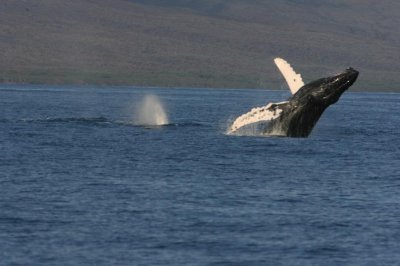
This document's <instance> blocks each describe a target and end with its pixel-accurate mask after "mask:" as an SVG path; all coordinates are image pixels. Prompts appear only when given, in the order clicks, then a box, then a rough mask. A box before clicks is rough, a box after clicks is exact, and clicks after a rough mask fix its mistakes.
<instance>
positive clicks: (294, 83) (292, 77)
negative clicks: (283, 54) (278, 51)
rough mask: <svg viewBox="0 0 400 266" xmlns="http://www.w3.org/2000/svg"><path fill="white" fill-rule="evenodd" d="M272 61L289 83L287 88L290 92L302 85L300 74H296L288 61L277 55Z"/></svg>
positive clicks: (294, 91) (295, 90) (293, 92)
mask: <svg viewBox="0 0 400 266" xmlns="http://www.w3.org/2000/svg"><path fill="white" fill-rule="evenodd" d="M274 62H275V64H276V66H277V67H278V69H279V70H280V71H281V73H282V75H283V77H284V78H285V80H286V82H287V84H288V85H289V89H290V91H291V92H292V94H295V93H296V92H297V91H298V90H299V89H300V88H301V87H303V86H304V82H303V79H302V78H301V75H300V74H297V73H296V72H295V71H294V70H293V68H292V67H291V66H290V64H289V63H288V62H286V61H285V60H284V59H282V58H279V57H278V58H275V59H274Z"/></svg>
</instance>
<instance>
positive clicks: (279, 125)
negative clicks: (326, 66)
mask: <svg viewBox="0 0 400 266" xmlns="http://www.w3.org/2000/svg"><path fill="white" fill-rule="evenodd" d="M357 77H358V71H356V70H354V69H352V68H349V69H346V70H345V71H344V72H343V73H341V74H339V75H335V76H332V77H327V78H322V79H318V80H315V81H313V82H310V83H308V84H306V85H304V86H303V87H302V88H300V89H299V91H298V92H297V93H296V94H294V95H293V96H292V97H290V98H289V100H288V103H287V104H285V105H283V106H282V114H281V115H280V116H279V117H278V118H276V119H274V120H272V121H271V122H270V123H269V125H268V127H267V128H266V130H265V133H266V134H276V135H282V136H287V137H300V138H301V137H307V136H308V135H309V134H310V133H311V132H312V130H313V128H314V126H315V125H316V123H317V122H318V120H319V118H320V117H321V115H322V113H323V112H324V111H325V109H326V108H328V107H329V106H330V105H331V104H334V103H336V102H337V101H338V100H339V98H340V96H341V95H342V94H343V92H345V91H346V90H347V89H348V88H349V87H350V86H351V85H352V84H353V83H354V82H355V81H356V79H357Z"/></svg>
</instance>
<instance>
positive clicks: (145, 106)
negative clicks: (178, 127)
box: [135, 95, 169, 127]
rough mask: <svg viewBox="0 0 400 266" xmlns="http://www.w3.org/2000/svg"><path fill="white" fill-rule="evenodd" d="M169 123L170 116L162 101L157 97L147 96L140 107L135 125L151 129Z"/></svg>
mask: <svg viewBox="0 0 400 266" xmlns="http://www.w3.org/2000/svg"><path fill="white" fill-rule="evenodd" d="M168 123H169V121H168V116H167V114H166V112H165V109H164V106H163V104H162V103H161V101H160V99H159V98H158V97H157V96H156V95H146V96H145V97H144V98H143V99H142V101H141V103H140V104H139V105H138V108H137V111H136V117H135V124H136V125H140V126H150V127H151V126H163V125H167V124H168Z"/></svg>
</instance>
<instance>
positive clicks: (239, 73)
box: [0, 0, 400, 91]
mask: <svg viewBox="0 0 400 266" xmlns="http://www.w3.org/2000/svg"><path fill="white" fill-rule="evenodd" d="M270 2H273V3H270ZM399 11H400V3H398V2H396V1H392V0H387V1H381V2H379V3H377V1H373V0H348V1H344V0H339V1H329V0H321V1H316V0H291V1H289V0H281V1H261V0H253V1H245V0H229V1H228V0H215V1H211V0H204V1H193V0H192V1H190V0H170V1H161V0H146V1H144V0H114V1H111V0H96V1H92V0H70V1H62V0H36V1H14V0H2V1H1V3H0V58H1V60H0V74H1V75H0V79H2V80H3V82H40V83H78V84H91V83H93V84H132V85H143V86H190V87H262V88H280V87H281V86H282V84H284V83H283V80H282V78H281V77H280V74H279V73H278V71H277V70H276V68H275V66H274V64H273V61H272V59H273V58H274V57H276V56H280V57H283V58H285V59H287V60H288V61H289V62H290V63H291V64H292V66H293V67H295V69H296V70H297V71H299V72H301V73H302V74H303V77H304V78H305V81H310V80H311V79H314V78H319V77H321V76H324V75H328V74H330V73H332V72H338V71H341V70H342V69H344V68H346V67H348V66H353V67H354V68H357V69H359V70H360V71H361V76H360V78H359V82H358V83H357V84H356V86H355V89H358V90H361V89H364V90H375V91H377V90H397V89H400V86H399V84H400V77H399V75H398V73H399V72H400V60H398V59H399V55H400V27H399V26H398V25H400V21H399V20H400V19H399V16H398V15H397V13H398V12H399Z"/></svg>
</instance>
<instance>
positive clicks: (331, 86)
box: [293, 68, 358, 107]
mask: <svg viewBox="0 0 400 266" xmlns="http://www.w3.org/2000/svg"><path fill="white" fill-rule="evenodd" d="M357 77H358V71H357V70H355V69H353V68H348V69H346V70H345V71H343V72H342V73H340V74H337V75H334V76H330V77H327V78H322V79H318V80H315V81H313V82H310V83H308V84H306V85H304V86H303V88H301V89H300V90H299V91H298V93H296V94H295V95H294V96H293V99H295V98H297V99H302V98H303V100H304V97H306V98H308V99H309V100H310V99H312V101H314V102H318V103H320V104H322V105H325V106H326V107H328V106H329V105H331V104H334V103H336V102H337V101H338V100H339V98H340V96H341V95H342V94H343V92H345V91H346V90H347V89H348V88H349V87H350V86H351V85H353V83H354V82H355V81H356V79H357ZM297 94H298V95H297Z"/></svg>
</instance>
